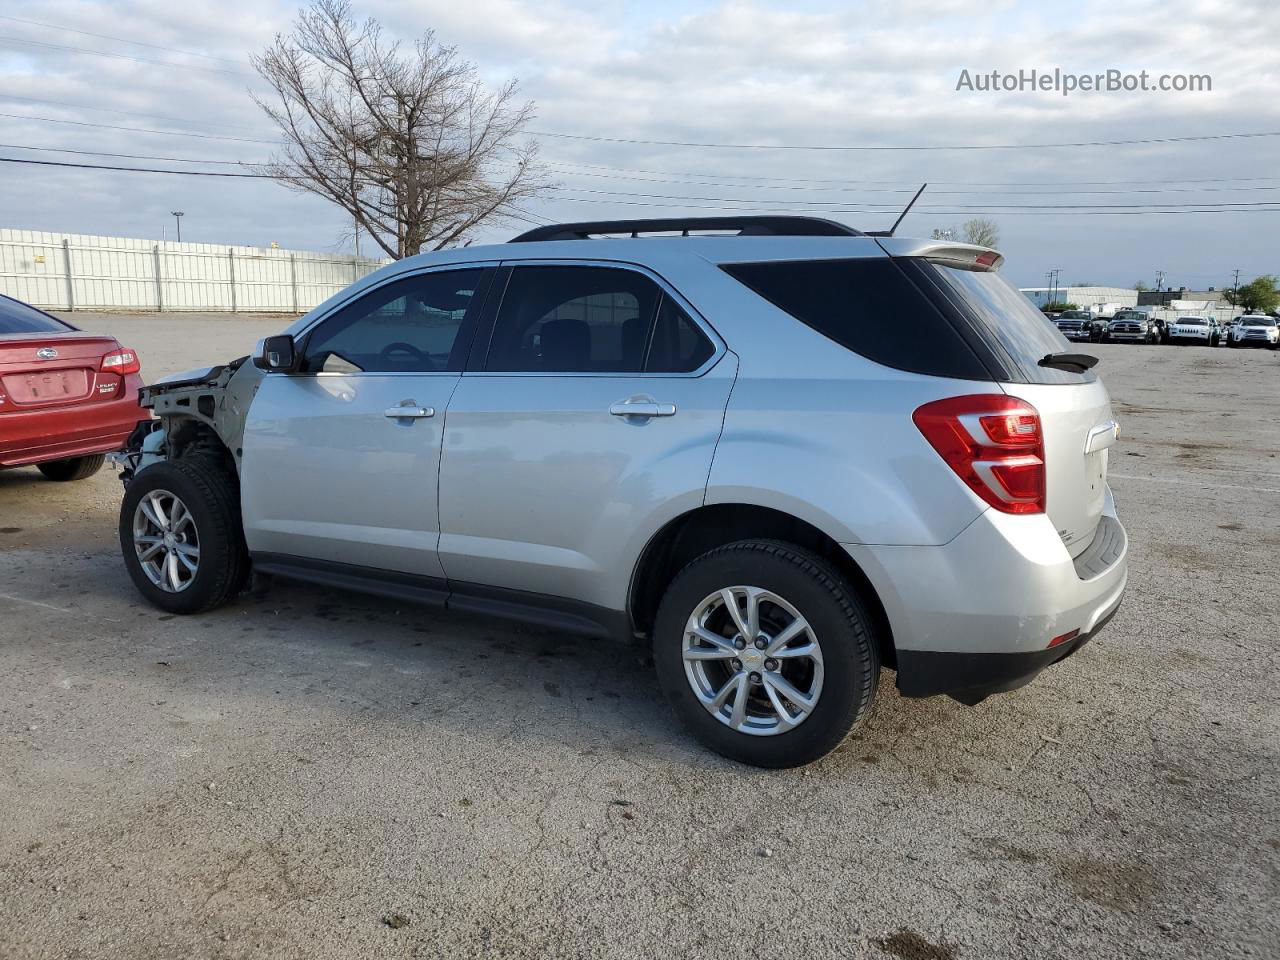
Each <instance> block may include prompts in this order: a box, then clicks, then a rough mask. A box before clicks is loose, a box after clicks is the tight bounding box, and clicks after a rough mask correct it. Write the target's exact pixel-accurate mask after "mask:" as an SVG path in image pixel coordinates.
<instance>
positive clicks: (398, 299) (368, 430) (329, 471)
mask: <svg viewBox="0 0 1280 960" xmlns="http://www.w3.org/2000/svg"><path fill="white" fill-rule="evenodd" d="M491 275H492V271H491V270H489V269H485V268H466V269H443V270H436V271H429V272H421V273H416V274H413V275H410V276H404V277H400V278H398V279H393V280H390V281H389V282H387V283H385V284H382V285H380V286H378V287H375V288H374V289H372V290H369V291H367V292H365V293H363V294H362V295H361V296H359V297H358V298H357V299H356V300H354V301H352V302H350V303H348V304H345V305H343V306H341V307H340V308H338V309H337V310H336V311H335V312H333V313H332V314H330V315H329V316H328V317H326V318H324V319H322V320H321V321H320V322H319V323H318V324H316V325H315V326H313V327H311V328H310V329H309V330H308V331H306V332H305V333H304V334H303V335H302V336H301V337H300V338H299V347H298V349H299V352H300V354H301V357H302V360H301V362H300V368H299V370H298V371H297V372H296V373H289V374H285V373H268V374H267V375H266V376H265V377H264V378H263V380H262V384H261V386H260V387H259V389H258V392H257V394H256V396H255V397H254V400H253V403H252V405H251V406H250V409H249V414H248V417H247V420H246V425H245V434H244V457H243V463H242V468H241V469H242V477H241V490H242V511H243V515H244V529H245V538H246V540H247V542H248V546H249V549H250V551H252V552H253V553H254V555H255V556H256V557H259V558H261V557H262V556H263V555H270V556H271V557H272V558H273V559H275V560H277V561H279V562H290V561H291V560H298V559H304V560H308V561H313V562H319V563H322V564H331V565H332V564H339V565H345V566H349V567H362V568H374V569H377V570H388V571H398V572H401V573H406V574H414V575H417V576H423V577H432V578H438V579H439V578H442V576H443V573H442V570H441V567H440V560H439V557H438V555H437V541H438V540H439V530H440V527H439V517H438V513H437V502H436V491H437V478H438V471H439V464H440V441H441V436H442V427H443V421H444V411H445V408H446V406H447V405H448V403H449V397H450V395H451V394H452V393H453V391H454V388H455V387H456V386H457V384H458V378H459V375H460V373H461V370H462V368H463V366H464V363H465V358H466V356H467V353H468V350H469V349H470V345H471V337H472V335H473V334H474V324H475V317H476V315H477V314H478V313H479V311H480V307H481V304H482V301H483V298H484V292H485V288H486V285H487V282H488V279H489V278H490V276H491Z"/></svg>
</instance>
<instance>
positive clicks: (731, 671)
mask: <svg viewBox="0 0 1280 960" xmlns="http://www.w3.org/2000/svg"><path fill="white" fill-rule="evenodd" d="M683 657H684V670H685V676H686V678H687V679H688V681H689V686H690V688H691V689H692V690H693V693H694V696H696V697H697V698H698V701H699V702H700V703H701V704H702V706H703V707H704V708H705V709H706V710H707V712H708V713H710V714H711V715H712V716H713V717H715V718H716V719H717V720H719V721H720V722H721V723H723V724H725V725H726V726H727V727H729V728H730V729H732V730H736V731H738V732H739V733H746V734H751V735H753V736H771V735H775V734H779V733H785V732H787V731H788V730H792V729H794V728H795V727H797V726H799V725H800V724H801V723H803V722H804V721H805V720H806V719H807V718H808V717H810V716H812V714H813V711H814V708H815V707H816V706H817V704H818V698H819V697H820V696H821V694H822V676H823V666H822V648H821V646H820V645H819V643H818V637H817V635H816V634H815V633H814V631H813V628H812V627H811V626H810V625H809V622H808V621H807V620H806V619H805V618H804V617H803V616H802V615H801V614H800V611H799V610H797V609H796V608H795V607H794V606H793V605H792V604H791V603H789V602H788V601H786V600H785V599H783V598H782V597H780V596H778V595H777V594H776V593H772V592H771V591H768V590H765V589H763V588H761V587H752V586H732V587H725V588H724V589H722V590H719V591H717V592H715V593H713V594H710V595H709V596H707V597H705V598H704V599H703V600H702V601H701V602H700V603H699V604H698V605H697V606H696V607H695V608H694V610H693V612H692V613H691V614H690V615H689V619H688V621H687V622H686V623H685V630H684V649H683Z"/></svg>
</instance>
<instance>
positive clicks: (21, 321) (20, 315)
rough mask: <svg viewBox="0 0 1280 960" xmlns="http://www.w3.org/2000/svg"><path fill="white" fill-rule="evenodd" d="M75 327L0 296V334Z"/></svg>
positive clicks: (63, 331) (62, 331)
mask: <svg viewBox="0 0 1280 960" xmlns="http://www.w3.org/2000/svg"><path fill="white" fill-rule="evenodd" d="M74 329H75V327H73V326H71V324H69V323H63V322H62V321H61V320H57V319H55V318H53V317H51V316H49V314H47V313H44V312H43V311H40V310H37V309H36V308H35V307H28V306H27V305H26V304H25V303H20V302H19V301H17V300H11V299H10V298H8V297H2V296H0V336H3V335H4V334H6V333H66V332H67V331H68V330H74Z"/></svg>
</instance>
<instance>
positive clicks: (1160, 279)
mask: <svg viewBox="0 0 1280 960" xmlns="http://www.w3.org/2000/svg"><path fill="white" fill-rule="evenodd" d="M1163 289H1164V271H1163V270H1157V271H1156V293H1159V292H1160V291H1161V290H1163Z"/></svg>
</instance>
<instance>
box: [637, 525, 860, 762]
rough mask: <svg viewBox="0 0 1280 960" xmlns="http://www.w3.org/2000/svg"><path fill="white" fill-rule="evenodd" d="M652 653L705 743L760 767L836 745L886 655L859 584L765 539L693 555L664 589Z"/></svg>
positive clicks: (673, 699)
mask: <svg viewBox="0 0 1280 960" xmlns="http://www.w3.org/2000/svg"><path fill="white" fill-rule="evenodd" d="M653 655H654V663H655V666H656V668H657V672H658V680H659V683H660V684H661V686H662V690H663V693H664V694H665V695H666V697H667V699H668V701H669V702H670V703H671V705H672V707H673V708H674V709H675V711H676V713H677V715H678V716H679V717H680V719H681V720H682V721H683V722H684V723H685V725H686V726H687V727H688V728H689V730H690V732H692V733H693V735H694V736H695V737H697V738H698V739H699V740H700V741H702V743H703V744H705V745H706V746H708V747H710V748H711V749H712V750H715V751H716V752H717V753H720V754H723V755H724V756H726V757H729V758H731V759H733V760H738V761H740V762H742V763H749V764H752V765H754V766H759V767H795V766H800V765H802V764H806V763H811V762H812V761H814V760H817V759H818V758H820V757H822V756H824V755H825V754H827V753H829V752H830V751H831V750H833V749H835V747H837V746H839V744H840V742H841V741H842V740H844V739H845V737H846V736H848V735H849V733H850V731H852V730H853V729H854V727H856V726H857V724H858V723H859V721H861V720H862V718H863V717H865V716H866V715H867V714H868V713H869V712H870V710H871V705H872V702H873V700H874V698H875V691H876V686H877V683H878V680H879V673H880V663H879V657H878V647H877V642H876V636H875V628H874V625H873V622H872V620H871V618H870V616H868V614H867V612H866V609H865V607H864V606H863V604H862V602H861V600H860V598H859V597H858V595H857V592H856V591H855V590H854V589H853V588H852V587H851V586H850V585H849V584H848V583H847V582H846V581H845V580H844V579H843V578H842V577H841V576H840V574H839V573H838V572H836V571H835V570H834V569H832V568H831V567H830V565H828V564H827V563H826V561H824V560H822V559H821V558H820V557H817V556H815V555H814V554H811V553H809V552H808V551H805V550H802V549H800V548H798V547H794V546H792V545H790V544H786V543H780V542H777V541H769V540H743V541H739V542H738V543H732V544H729V545H727V546H724V547H720V548H718V549H716V550H712V551H710V552H709V553H705V554H703V555H702V556H701V557H699V558H697V559H696V560H694V561H693V562H691V563H690V564H689V565H688V566H687V567H685V568H684V570H683V571H681V573H680V574H679V575H678V576H677V577H676V579H675V580H674V581H673V582H672V584H671V586H670V587H669V588H668V589H667V592H666V595H665V596H664V597H663V599H662V604H661V606H660V607H659V609H658V616H657V621H656V623H655V626H654V639H653Z"/></svg>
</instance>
